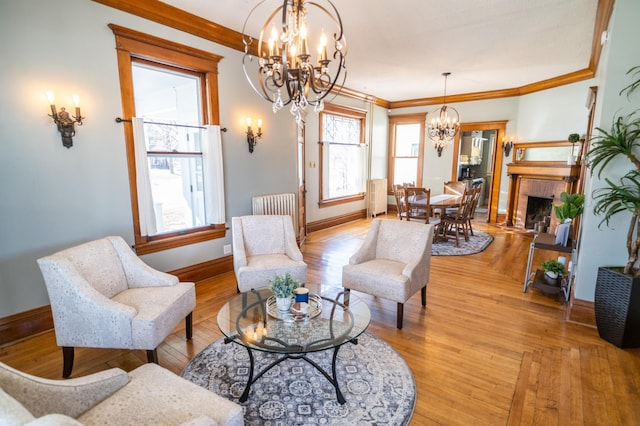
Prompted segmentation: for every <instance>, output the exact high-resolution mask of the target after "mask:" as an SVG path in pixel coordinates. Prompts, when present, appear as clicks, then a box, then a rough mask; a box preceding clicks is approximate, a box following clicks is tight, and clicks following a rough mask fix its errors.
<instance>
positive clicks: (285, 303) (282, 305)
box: [276, 297, 293, 312]
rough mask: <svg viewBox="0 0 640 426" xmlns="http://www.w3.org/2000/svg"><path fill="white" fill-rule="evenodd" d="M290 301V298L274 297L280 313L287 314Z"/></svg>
mask: <svg viewBox="0 0 640 426" xmlns="http://www.w3.org/2000/svg"><path fill="white" fill-rule="evenodd" d="M292 300H293V299H291V298H290V297H276V305H277V306H278V310H279V311H281V312H288V311H289V310H290V309H291V301H292Z"/></svg>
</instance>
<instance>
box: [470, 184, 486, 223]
mask: <svg viewBox="0 0 640 426" xmlns="http://www.w3.org/2000/svg"><path fill="white" fill-rule="evenodd" d="M473 189H474V190H475V192H474V199H473V204H472V206H471V211H470V212H469V217H468V218H467V226H468V228H469V233H470V234H471V235H472V236H473V226H472V225H471V223H472V221H473V219H474V218H475V215H476V209H477V208H478V202H479V201H480V195H481V194H482V189H483V186H482V184H479V185H476V186H474V187H473Z"/></svg>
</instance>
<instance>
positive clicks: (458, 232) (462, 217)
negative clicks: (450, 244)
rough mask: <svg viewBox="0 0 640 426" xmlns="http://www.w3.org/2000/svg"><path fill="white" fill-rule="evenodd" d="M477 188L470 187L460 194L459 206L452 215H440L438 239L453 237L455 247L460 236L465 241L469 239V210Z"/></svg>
mask: <svg viewBox="0 0 640 426" xmlns="http://www.w3.org/2000/svg"><path fill="white" fill-rule="evenodd" d="M478 193H479V190H478V188H471V189H469V190H466V191H465V192H464V194H463V195H462V199H461V201H460V206H459V207H458V209H457V211H456V213H455V214H453V215H443V216H442V217H441V219H440V220H441V225H440V229H439V230H440V236H439V239H440V240H445V241H446V240H449V239H455V241H456V247H458V246H459V245H460V236H462V237H464V239H465V241H469V221H470V215H471V210H472V208H473V202H474V199H475V197H476V196H477V194H478Z"/></svg>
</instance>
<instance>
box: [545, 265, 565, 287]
mask: <svg viewBox="0 0 640 426" xmlns="http://www.w3.org/2000/svg"><path fill="white" fill-rule="evenodd" d="M542 269H544V275H545V280H547V282H549V283H551V284H553V285H557V284H558V279H559V277H560V276H561V275H562V274H564V265H563V264H562V263H560V262H558V261H557V260H555V259H549V260H545V261H544V262H542Z"/></svg>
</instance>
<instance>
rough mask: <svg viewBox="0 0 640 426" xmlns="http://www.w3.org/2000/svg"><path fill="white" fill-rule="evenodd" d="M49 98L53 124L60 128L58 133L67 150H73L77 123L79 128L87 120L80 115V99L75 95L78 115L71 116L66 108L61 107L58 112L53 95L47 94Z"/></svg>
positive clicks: (50, 115)
mask: <svg viewBox="0 0 640 426" xmlns="http://www.w3.org/2000/svg"><path fill="white" fill-rule="evenodd" d="M47 98H49V104H50V105H51V114H48V115H49V117H51V118H53V122H54V123H55V124H56V126H58V131H59V132H60V134H61V135H62V145H64V146H65V147H67V148H71V147H72V146H73V139H72V138H73V137H74V136H75V135H76V127H75V126H76V123H78V126H82V119H83V118H86V117H83V116H81V115H80V99H79V98H78V95H73V103H74V104H75V106H76V115H75V116H71V115H69V113H68V112H67V110H66V109H65V107H60V112H58V111H56V106H55V105H54V103H55V98H54V97H53V93H51V92H47Z"/></svg>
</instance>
